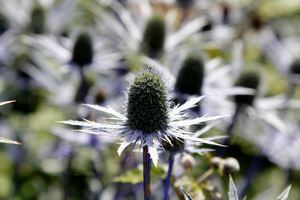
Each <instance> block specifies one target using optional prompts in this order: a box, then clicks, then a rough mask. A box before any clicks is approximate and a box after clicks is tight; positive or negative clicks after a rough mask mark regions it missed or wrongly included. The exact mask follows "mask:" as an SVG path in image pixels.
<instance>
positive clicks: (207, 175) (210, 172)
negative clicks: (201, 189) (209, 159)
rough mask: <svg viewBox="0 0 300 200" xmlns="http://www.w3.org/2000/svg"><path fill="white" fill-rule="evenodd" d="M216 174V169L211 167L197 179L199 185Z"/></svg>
mask: <svg viewBox="0 0 300 200" xmlns="http://www.w3.org/2000/svg"><path fill="white" fill-rule="evenodd" d="M213 172H214V169H213V168H212V167H211V168H210V169H209V170H207V171H206V172H205V173H204V174H202V176H200V177H199V178H198V179H197V184H200V183H201V182H203V181H204V180H206V179H207V178H208V177H210V176H211V175H212V174H213Z"/></svg>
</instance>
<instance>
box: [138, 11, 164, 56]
mask: <svg viewBox="0 0 300 200" xmlns="http://www.w3.org/2000/svg"><path fill="white" fill-rule="evenodd" d="M165 32H166V28H165V22H164V18H162V17H161V16H153V17H152V18H150V19H149V21H148V23H147V25H146V28H145V30H144V36H143V41H142V43H141V48H142V50H143V51H145V52H147V53H148V54H156V53H159V52H161V51H162V50H163V47H164V42H165Z"/></svg>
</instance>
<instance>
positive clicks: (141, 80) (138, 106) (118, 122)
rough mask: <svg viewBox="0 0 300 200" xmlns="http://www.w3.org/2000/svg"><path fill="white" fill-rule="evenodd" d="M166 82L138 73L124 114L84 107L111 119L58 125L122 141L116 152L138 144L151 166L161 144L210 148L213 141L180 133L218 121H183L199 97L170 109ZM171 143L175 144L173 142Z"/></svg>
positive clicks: (153, 74)
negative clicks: (197, 144) (186, 143)
mask: <svg viewBox="0 0 300 200" xmlns="http://www.w3.org/2000/svg"><path fill="white" fill-rule="evenodd" d="M168 92H169V90H168V87H167V83H166V82H165V81H164V80H163V78H162V76H161V75H160V74H159V73H157V72H155V71H154V70H151V69H149V70H146V71H143V72H141V73H140V74H139V75H138V76H136V77H135V78H134V81H133V83H132V84H131V85H130V87H129V90H128V98H127V108H126V115H123V114H121V113H119V112H117V111H115V110H113V109H112V108H110V107H107V108H106V107H102V106H97V105H86V106H88V107H90V108H94V109H96V110H99V111H102V112H105V113H107V114H110V115H112V116H113V118H111V120H114V121H112V122H111V123H108V124H101V123H97V122H93V121H88V120H85V121H72V120H70V121H63V122H62V123H65V124H71V125H78V126H82V127H84V128H83V129H81V130H80V131H82V132H86V133H90V134H104V135H109V136H114V137H117V138H119V139H121V140H123V142H122V143H121V146H120V147H119V149H118V153H119V154H121V153H122V151H123V150H124V149H125V148H127V147H129V146H131V151H132V149H133V148H134V147H135V145H136V144H137V143H138V144H140V146H141V147H144V146H147V147H148V149H149V150H148V151H149V154H150V156H151V158H152V160H153V163H154V165H155V166H156V165H157V162H158V149H159V148H163V146H162V143H163V142H167V143H169V144H170V145H173V143H174V142H175V141H177V140H178V141H183V140H185V141H189V140H191V141H196V142H201V143H207V144H212V145H218V144H217V143H215V142H212V141H209V140H205V139H201V138H196V137H193V133H191V132H189V131H186V130H183V129H182V128H183V127H186V126H190V125H194V124H199V123H202V122H206V121H209V120H215V119H219V118H221V117H220V116H217V117H205V116H203V117H198V118H195V119H187V118H186V117H187V115H186V114H185V113H183V111H185V110H187V109H189V108H191V107H194V106H195V105H196V104H197V103H198V102H199V101H200V100H201V99H202V98H203V97H198V98H194V99H191V100H189V101H187V102H186V103H184V104H183V105H181V106H174V107H173V108H171V103H170V102H171V101H170V96H169V93H168ZM174 140H175V141H174Z"/></svg>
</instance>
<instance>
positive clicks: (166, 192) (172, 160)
mask: <svg viewBox="0 0 300 200" xmlns="http://www.w3.org/2000/svg"><path fill="white" fill-rule="evenodd" d="M173 166H174V153H173V152H171V153H170V158H169V170H168V175H167V178H166V179H165V188H164V199H163V200H167V199H168V196H169V188H170V183H171V178H172V171H173Z"/></svg>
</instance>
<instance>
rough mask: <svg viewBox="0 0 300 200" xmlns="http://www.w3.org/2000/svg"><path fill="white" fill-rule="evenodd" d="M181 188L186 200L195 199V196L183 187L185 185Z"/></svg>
mask: <svg viewBox="0 0 300 200" xmlns="http://www.w3.org/2000/svg"><path fill="white" fill-rule="evenodd" d="M180 189H181V191H182V193H183V196H184V199H185V200H193V198H192V197H191V196H190V195H189V194H188V193H187V192H186V191H185V190H184V189H183V187H181V186H180Z"/></svg>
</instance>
